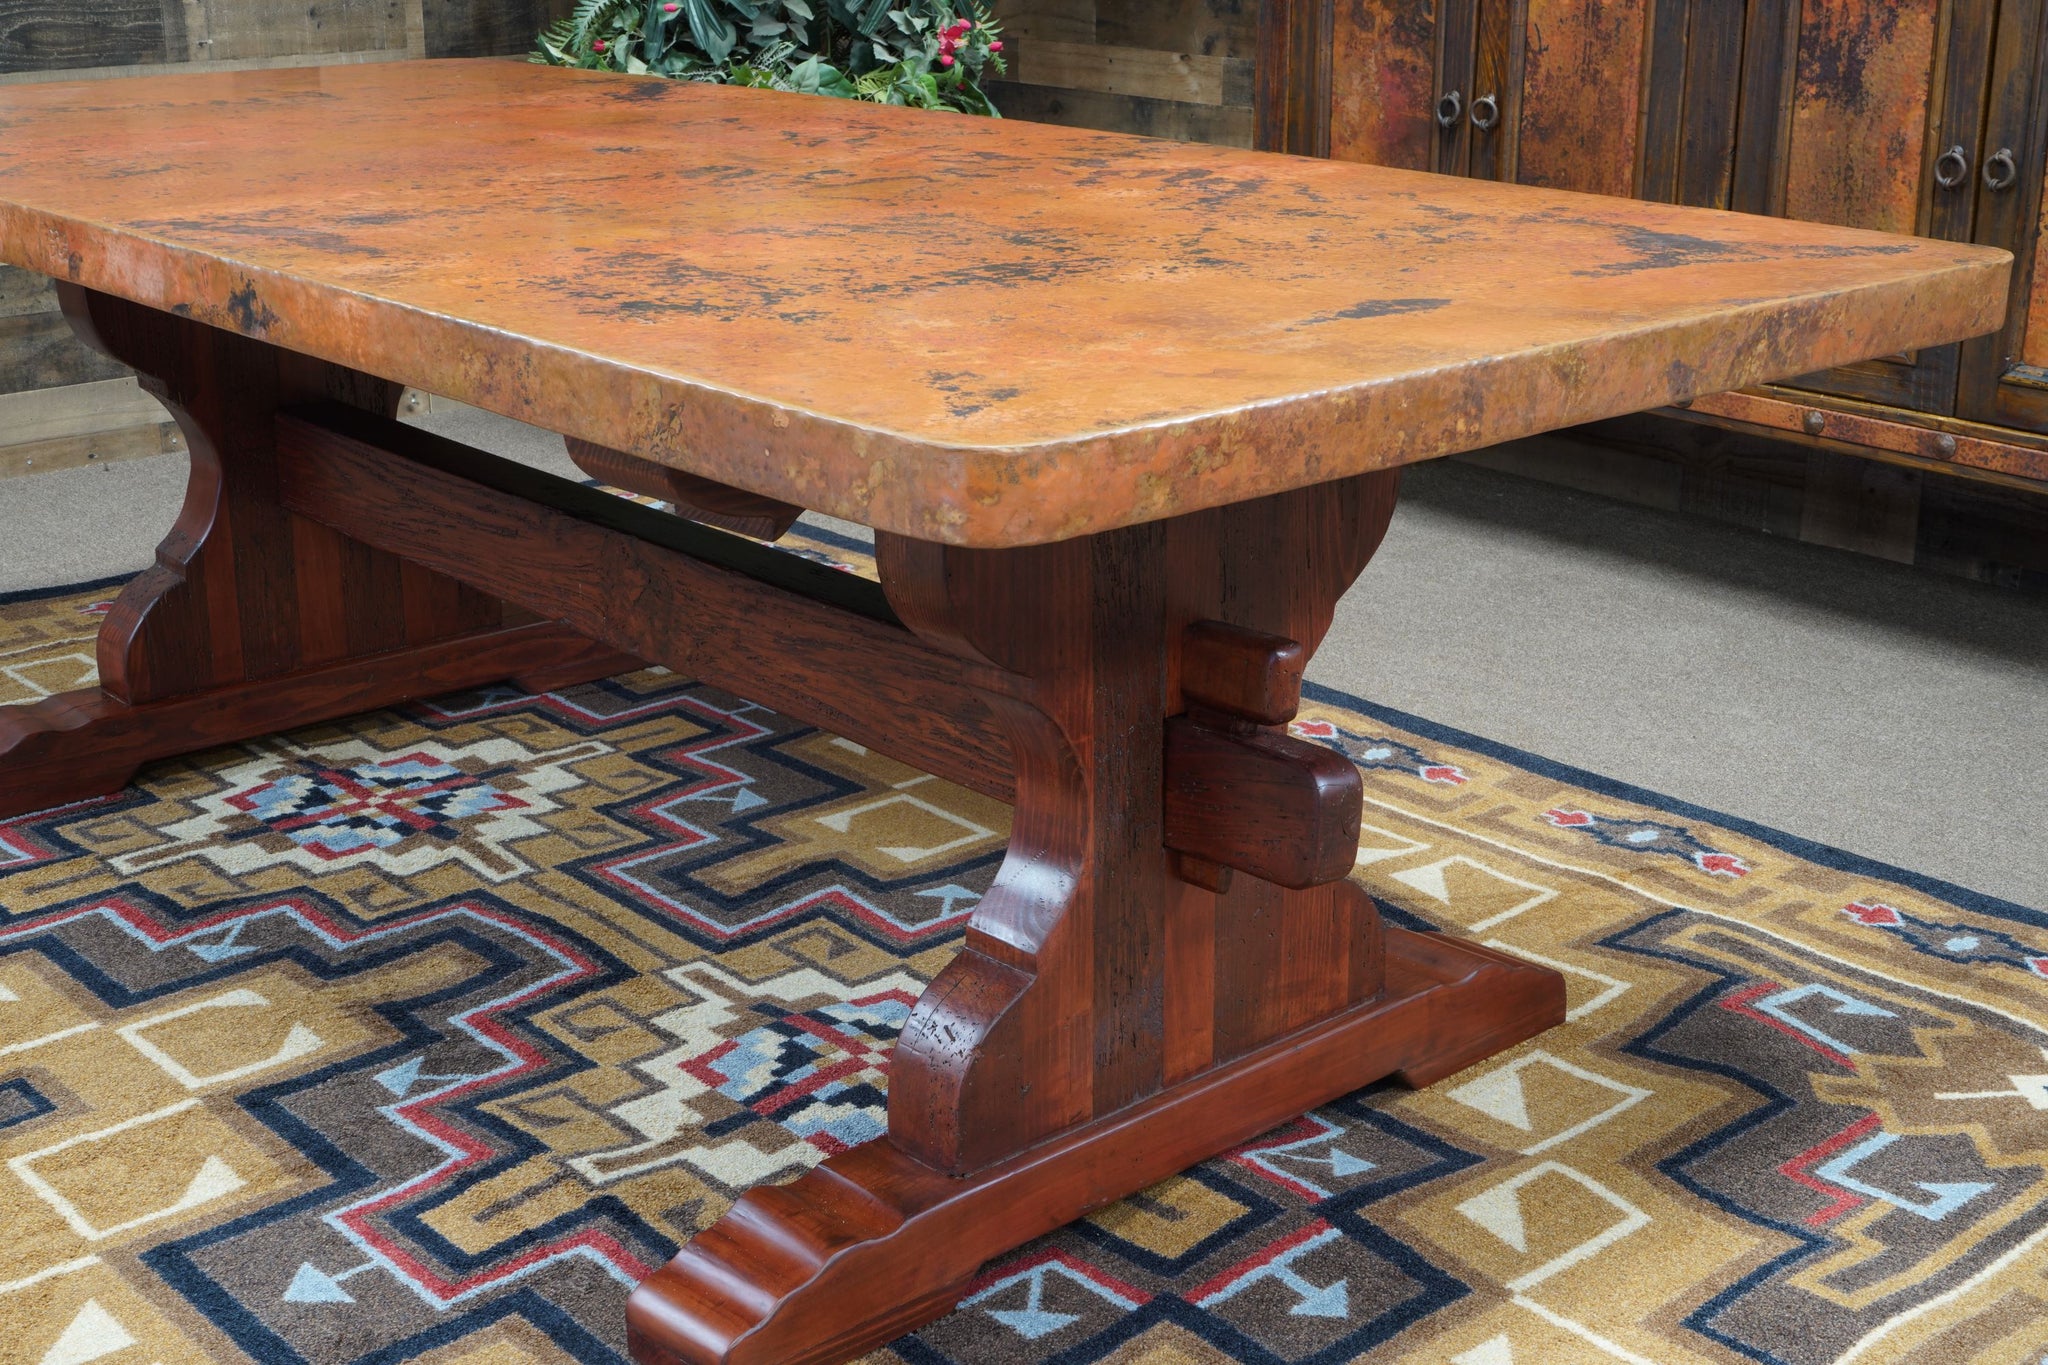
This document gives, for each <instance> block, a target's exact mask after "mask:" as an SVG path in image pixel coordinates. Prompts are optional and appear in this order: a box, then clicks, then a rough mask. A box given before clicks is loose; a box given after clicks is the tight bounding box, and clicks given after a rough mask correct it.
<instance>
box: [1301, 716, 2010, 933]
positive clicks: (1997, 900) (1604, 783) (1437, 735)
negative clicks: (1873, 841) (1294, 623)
mask: <svg viewBox="0 0 2048 1365" xmlns="http://www.w3.org/2000/svg"><path fill="white" fill-rule="evenodd" d="M1301 694H1302V696H1303V697H1305V698H1307V699H1308V700H1310V701H1314V702H1318V703H1320V704H1322V705H1324V706H1342V707H1345V708H1346V709H1348V710H1353V711H1357V712H1359V713H1360V714H1362V715H1367V716H1371V717H1372V718H1373V719H1374V720H1377V721H1382V722H1384V723H1385V724H1388V725H1392V726H1395V727H1396V728H1398V729H1402V730H1407V731H1409V732H1411V733H1413V734H1418V735H1421V736H1422V737H1423V738H1425V739H1431V740H1435V741H1436V742H1437V743H1439V744H1453V745H1456V746H1457V747H1458V748H1461V749H1470V750H1471V751H1472V752H1473V753H1476V754H1484V755H1485V756H1486V757H1488V758H1494V759H1499V760H1500V761H1501V762H1503V763H1512V764H1514V765H1515V766H1516V767H1518V768H1526V769H1528V770H1529V771H1530V772H1533V773H1535V774H1537V775H1538V776H1541V777H1548V778H1551V779H1553V780H1555V781H1559V782H1568V783H1570V784H1571V785H1573V786H1575V787H1584V788H1586V789H1587V790H1588V791H1593V792H1597V793H1599V794H1600V795H1602V796H1607V797H1612V798H1613V799H1615V800H1617V801H1627V802H1630V803H1632V804H1634V805H1639V806H1652V807H1655V808H1656V809H1658V810H1661V811H1667V812H1669V813H1670V814H1672V815H1677V816H1682V817H1684V818H1685V819H1687V820H1702V821H1705V822H1707V823H1709V824H1714V825H1719V826H1720V827H1721V828H1723V829H1725V830H1729V831H1731V832H1732V833H1735V834H1740V835H1742V836H1743V837H1744V838H1746V839H1754V840H1756V841H1757V842H1758V843H1760V844H1768V845H1769V846H1771V847H1772V848H1775V849H1777V850H1778V851H1779V852H1781V853H1787V854H1790V855H1791V856H1792V857H1795V858H1798V859H1800V860H1801V861H1803V862H1809V863H1815V864H1818V865H1819V866H1821V867H1825V868H1830V869H1832V870H1834V871H1836V872H1846V873H1848V874H1850V875H1851V876H1856V877H1870V878H1872V879H1874V880H1877V881H1887V882H1893V883H1896V884H1897V885H1900V886H1903V887H1906V888H1908V889H1909V890H1913V891H1917V892H1919V893H1920V894H1922V895H1924V896H1933V897H1935V898H1936V899H1938V900H1944V901H1947V902H1949V903H1950V904H1952V905H1954V906H1957V907H1958V908H1960V909H1964V910H1969V911H1972V912H1974V913H1977V914H1981V915H1990V916H1993V917H1995V918H1999V919H2009V920H2014V921H2017V922H2019V923H2021V924H2032V925H2036V926H2039V927H2042V928H2048V911H2041V910H2034V909H2030V908H2029V907H2027V906H2024V905H2020V904H2018V903H2017V902H2015V901H2009V900H2005V899H2003V898H2001V897H1998V896H1993V895H1990V894H1988V893H1986V892H1982V891H1972V890H1971V889H1970V888H1969V887H1966V886H1958V885H1956V884H1955V883H1954V882H1950V881H1944V880H1942V879H1941V878H1939V877H1930V876H1928V875H1927V874H1925V873H1922V872H1913V871H1910V870H1908V869H1906V868H1903V867H1896V866H1894V865H1892V864H1891V863H1887V862H1882V861H1880V860H1878V859H1876V858H1869V857H1865V856H1864V855H1863V854H1860V853H1851V852H1849V851H1848V850H1847V849H1841V848H1836V847H1834V846H1833V845H1832V844H1822V843H1816V842H1815V841H1813V840H1812V839H1807V838H1803V837H1801V836H1800V835H1797V834H1787V833H1786V832H1785V831H1784V830H1781V829H1773V828H1772V827H1771V826H1769V825H1760V824H1757V823H1756V822H1755V821H1754V820H1745V819H1743V818H1742V817H1741V816H1739V815H1730V814H1728V813H1727V812H1726V811H1718V810H1713V809H1711V808H1709V807H1707V806H1698V805H1694V804H1693V803H1692V802H1690V801H1681V800H1680V799H1679V798H1677V797H1675V796H1667V795H1665V794H1664V793H1663V792H1659V791H1652V790H1651V789H1649V788H1648V787H1638V786H1636V785H1635V784H1634V783H1632V782H1623V781H1621V780H1620V779H1618V778H1612V777H1607V776H1604V775H1603V774H1600V773H1596V772H1591V771H1588V770H1587V769H1585V768H1578V767H1574V766H1573V765H1571V764H1569V763H1560V762H1559V761H1557V760H1556V759H1553V758H1545V757H1544V756H1543V755H1541V754H1536V753H1531V752H1530V751H1529V750H1527V749H1521V748H1517V747H1516V746H1514V745H1512V744H1503V743H1501V742H1500V741H1498V740H1492V739H1487V738H1485V737H1484V736H1481V735H1475V734H1472V733H1471V732H1469V731H1466V730H1460V729H1458V728H1457V727H1456V726H1453V725H1444V724H1442V723H1440V722H1438V721H1433V720H1429V719H1427V718H1425V717H1423V716H1418V715H1413V714H1411V713H1410V712H1407V711H1401V710H1397V709H1396V708H1394V707H1391V706H1381V705H1379V704H1377V703H1375V702H1369V701H1367V700H1365V699H1364V698H1363V697H1358V696H1354V695H1352V694H1351V693H1349V692H1344V691H1341V690H1339V689H1337V688H1334V687H1330V686H1328V685H1326V684H1323V683H1318V682H1305V683H1303V684H1302V687H1301Z"/></svg>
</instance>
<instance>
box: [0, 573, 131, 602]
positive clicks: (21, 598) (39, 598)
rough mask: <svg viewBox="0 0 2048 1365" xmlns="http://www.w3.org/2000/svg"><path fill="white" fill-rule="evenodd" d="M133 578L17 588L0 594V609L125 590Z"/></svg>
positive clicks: (122, 575)
mask: <svg viewBox="0 0 2048 1365" xmlns="http://www.w3.org/2000/svg"><path fill="white" fill-rule="evenodd" d="M137 572H143V571H141V570H138V571H137ZM134 578H135V574H132V573H123V574H115V575H114V576H113V577H112V578H91V579H87V580H86V581H85V582H83V583H59V584H57V585H56V586H55V587H50V588H19V589H16V590H15V591H14V592H0V607H11V606H14V605H16V604H18V603H22V602H46V601H48V600H49V599H50V598H52V597H68V596H70V595H71V594H72V593H75V592H99V591H101V590H103V589H106V588H125V587H127V586H128V584H129V583H130V582H131V581H132V580H133V579H134Z"/></svg>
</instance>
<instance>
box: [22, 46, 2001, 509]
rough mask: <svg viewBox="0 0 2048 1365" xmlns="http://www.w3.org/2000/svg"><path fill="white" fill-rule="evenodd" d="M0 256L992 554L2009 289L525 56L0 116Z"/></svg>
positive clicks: (1064, 133)
mask: <svg viewBox="0 0 2048 1365" xmlns="http://www.w3.org/2000/svg"><path fill="white" fill-rule="evenodd" d="M0 258H4V259H6V260H7V261H10V262H13V263H15V264H19V265H24V266H28V267H30V268H32V269H36V270H41V271H45V272H47V273H51V274H55V275H58V276H60V277H64V278H68V279H71V280H74V281H77V282H80V283H82V284H85V285H87V286H89V287H91V288H93V289H96V290H101V291H105V292H108V293H113V294H118V295H123V296H126V297H128V298H131V299H135V300H137V301H139V302H142V303H145V304H149V305H151V306H154V307H158V308H165V309H175V310H177V311H180V312H183V313H187V314H188V315H190V316H193V317H197V318H200V319H202V320H204V321H206V322H209V323H212V324H214V325H217V326H220V327H225V328H232V329H234V330H236V331H240V332H244V333H247V334H249V335H251V336H256V337H260V338H263V339H265V340H267V341H270V342H273V343H275V344H277V345H279V346H283V347H286V348H289V349H292V350H297V351H302V352H305V353H308V354H312V355H315V356H320V357H323V358H325V359H329V360H333V361H338V362H341V363H343V364H347V365H350V366H353V367H356V368H358V369H362V370H366V371H369V372H370V373H373V374H376V375H379V376H382V377H385V378H388V379H394V380H401V381H404V382H406V383H410V384H416V385H418V386H420V387H422V388H425V389H428V390H431V391H433V392H436V393H441V394H445V395H448V396H450V397H454V398H458V399H461V400H464V401H466V402H470V403H475V404H477V405H479V406H482V407H485V408H490V409H493V410H495V411H498V412H502V413H507V414H510V415H512V416H515V417H520V418H524V419H526V420H528V421H532V422H535V423H538V424H540V425H542V426H546V427H550V428H553V429H555V430H559V431H563V432H566V433H569V434H571V435H574V436H579V437H582V438H585V439H587V440H590V441H595V442H598V443H601V444H603V445H606V446H611V447H614V448H616V449H620V450H625V451H630V452H633V453H637V454H640V455H644V456H646V457H648V458H650V459H653V460H656V461H659V462H661V463H664V464H669V465H673V466H676V467H679V468H683V469H686V470H689V471H691V472H693V473H697V474H700V475H704V476H707V477H710V478H713V479H717V480H720V481H723V482H726V483H730V484H734V485H738V486H740V487H742V488H745V489H749V490H752V491H754V492H757V493H763V494H767V495H770V496H772V497H775V498H781V499H784V500H787V501H789V502H794V503H800V504H802V505H803V506H805V507H811V508H817V509H820V510H822V511H826V512H831V513H834V514H837V515H840V516H844V517H849V518H852V519H854V520H857V521H862V522H866V523H868V524H870V525H873V526H877V527H880V528H883V529H887V530H893V531H898V532H902V533H904V534H907V535H910V536H914V537H918V538H922V539H929V540H941V541H949V542H955V543H961V544H974V545H991V546H993V545H1018V544H1028V543H1033V542H1040V541H1049V540H1057V539H1062V538H1066V537H1071V536H1077V535H1081V534H1084V533H1089V532H1095V531H1100V530H1103V529H1106V528H1111V527H1115V526H1119V525H1125V524H1129V523H1132V522H1137V521H1144V520H1150V519H1154V518H1160V517H1165V516H1168V515H1171V514H1175V513H1180V512H1186V511H1191V510H1194V509H1197V508H1202V507H1210V506H1217V505H1221V504H1226V503H1231V502H1236V501H1241V500H1243V499H1246V498H1250V497H1255V496H1259V495H1262V494H1267V493H1273V492H1277V491H1280V490H1284V489H1289V488H1296V487H1300V486H1303V485H1306V484H1311V483H1316V482H1319V481H1323V480H1328V479H1333V478H1337V477H1339V476H1342V475H1347V474H1352V473H1357V472H1360V471H1364V470H1370V469H1376V468H1384V467H1388V466H1391V465H1397V464H1402V463H1406V462H1409V461H1414V460H1421V459H1427V458H1429V457H1431V456H1436V455H1443V454H1447V453H1450V452H1453V451H1458V450H1464V449H1469V448H1471V447H1474V446H1480V445H1485V444H1488V443H1490V442H1494V441H1500V440H1504V439H1507V438H1510V437H1515V436H1522V435H1526V434H1529V433H1532V432H1538V431H1543V430H1547V429H1550V428H1554V427H1558V426H1563V425H1566V424H1568V423H1574V422H1581V421H1588V420H1591V419H1594V418H1599V417H1607V416H1611V415H1614V414H1618V413H1624V412H1631V411H1635V410H1637V409H1641V408H1646V407H1651V406H1655V405H1657V404H1661V403H1666V402H1670V401H1672V400H1674V399H1682V398H1688V397H1691V396H1693V395H1695V394H1701V393H1710V392H1714V391H1716V390H1720V389H1726V388H1730V387H1733V386H1736V385H1741V384H1750V383H1755V382H1758V381H1763V380H1771V379H1777V378H1783V377H1785V376H1789V375H1793V374H1798V373H1803V372H1806V371H1811V370H1816V369H1821V368H1824V367H1827V366H1830V365H1837V364H1842V363H1845V362H1849V361H1854V360H1859V359H1863V358H1866V357H1870V356H1875V355H1880V354H1887V353H1892V352H1897V351H1901V350H1906V349H1910V348H1913V347H1918V346H1925V345H1933V344H1937V343H1941V342H1947V341H1953V340H1956V339H1959V338H1962V337H1966V336H1973V335H1976V334H1979V333H1982V332H1985V331H1988V330H1990V329H1991V328H1993V327H1994V326H1996V325H1997V324H1998V322H1999V320H2000V318H2001V317H2002V316H2003V311H2004V292H2005V285H2006V276H2007V271H2008V268H2009V260H2010V258H2009V257H2008V256H2007V255H2006V253H2004V252H2002V251H1996V250H1989V249H1983V248H1978V247H1972V246H1968V245H1959V244H1955V243H1950V242H1936V241H1918V240H1911V239H1906V238H1899V237H1886V236H1879V235H1875V234H1872V233H1867V232H1859V231H1854V230H1849V229H1842V228H1834V227H1827V226H1820V225H1816V224H1812V223H1800V222H1789V221H1782V220H1775V219H1765V218H1753V217H1743V216H1736V215H1730V214H1723V213H1714V212H1709V211H1704V210H1694V209H1683V208H1673V207H1668V206H1665V205H1659V204H1648V203H1633V202H1628V201H1623V200H1617V199H1606V198H1592V197H1585V196H1578V195H1570V194H1561V193H1554V192H1549V191H1544V190H1537V189H1531V188H1527V187H1521V186H1513V185H1498V184H1490V183H1484V182H1477V181H1469V180H1461V179H1451V178H1447V177H1433V176H1427V175H1420V174H1414V173H1409V172H1403V171H1394V170H1387V169H1382V168H1375V167H1368V166H1359V165H1345V164H1338V163H1332V162H1323V161H1313V160H1306V159H1298V158H1288V157H1278V156H1271V155H1263V154H1259V153H1252V152H1242V151H1234V150H1229V149H1224V148H1215V147H1204V146H1193V145H1184V144H1176V143H1167V142H1159V141H1150V140H1145V139H1139V138H1131V137H1122V136H1115V135H1109V134H1100V133H1091V132H1084V131H1078V130H1073V129H1066V128H1055V127H1048V126H1042V125H1033V124H1018V123H1005V122H997V121H992V120H984V119H968V118H956V117H948V116H940V115H931V114H924V113H919V112H914V111H909V110H902V109H888V108H876V107H872V106H865V105H857V104H851V103H848V102H844V101H839V100H825V99H816V98H807V97H802V96H794V95H781V94H775V93H770V92H763V91H753V90H735V89H726V88H717V87H710V86H700V85H678V84H671V83H667V82H662V81H657V80H636V79H631V78H624V77H604V76H594V75H588V74H583V73H576V72H567V71H558V70H551V69H543V68H538V67H529V66H523V65H518V64H512V63H501V62H479V63H460V62H448V63H430V64H418V63H407V64H394V65H376V66H356V67H327V68H321V69H317V70H305V71H279V72H249V73H235V74H205V75H191V76H166V77H160V78H151V79H145V80H132V81H122V82H93V83H89V84H53V85H28V86H15V87H11V88H8V89H6V90H4V91H0Z"/></svg>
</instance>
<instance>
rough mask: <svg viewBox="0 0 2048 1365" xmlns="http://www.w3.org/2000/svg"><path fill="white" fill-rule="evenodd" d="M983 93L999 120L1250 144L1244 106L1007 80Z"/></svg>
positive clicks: (1248, 119) (1228, 144)
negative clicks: (1061, 87) (1001, 117)
mask: <svg viewBox="0 0 2048 1365" xmlns="http://www.w3.org/2000/svg"><path fill="white" fill-rule="evenodd" d="M986 89H987V90H988V95H989V98H990V99H992V100H994V101H995V105H996V108H998V109H1000V110H1002V112H1003V116H1004V117H1005V118H1017V119H1029V120H1031V121H1032V122H1034V123H1059V124H1065V125H1067V126H1068V127H1072V128H1101V129H1105V130H1107V131H1110V132H1117V133H1140V134H1143V135H1145V136H1147V137H1166V138H1173V139H1174V140H1175V141H1178V142H1214V143H1219V144H1221V145H1223V146H1226V147H1249V146H1251V145H1252V111H1251V110H1250V109H1249V108H1231V107H1229V106H1227V105H1216V104H1186V103H1183V102H1181V101H1179V100H1155V99H1146V98H1144V97H1142V96H1139V95H1108V94H1104V93H1103V92H1101V91H1099V90H1062V89H1059V88H1056V87H1054V86H1048V85H1021V84H1018V83H1016V82H1013V81H990V82H989V83H988V85H987V87H986Z"/></svg>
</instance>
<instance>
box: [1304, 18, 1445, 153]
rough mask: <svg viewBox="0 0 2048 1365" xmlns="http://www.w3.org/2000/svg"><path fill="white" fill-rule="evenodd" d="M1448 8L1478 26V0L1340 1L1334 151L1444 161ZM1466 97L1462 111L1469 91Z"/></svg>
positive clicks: (1333, 54) (1333, 70) (1335, 28)
mask: <svg viewBox="0 0 2048 1365" xmlns="http://www.w3.org/2000/svg"><path fill="white" fill-rule="evenodd" d="M1440 7H1447V8H1449V9H1451V10H1452V11H1454V12H1455V13H1456V15H1457V16H1458V18H1459V19H1461V20H1462V22H1463V23H1464V24H1465V25H1466V31H1467V32H1469V31H1470V28H1469V24H1470V16H1471V13H1472V10H1473V7H1474V0H1335V13H1334V14H1333V15H1332V23H1331V40H1330V155H1331V156H1333V157H1335V158H1336V159H1337V160H1339V161H1364V162H1369V163H1371V164H1373V165H1376V166H1400V167H1404V168H1406V169H1408V170H1412V171H1427V170H1434V169H1436V168H1437V159H1438V146H1439V140H1440V139H1439V132H1440V130H1439V128H1438V126H1437V122H1436V115H1435V109H1436V104H1437V95H1438V92H1439V76H1438V71H1437V67H1438V48H1439V39H1438V32H1437V31H1438V28H1439V27H1440V24H1441V18H1442V16H1441V15H1440V13H1439V9H1440ZM1468 43H1469V40H1468ZM1450 88H1452V89H1455V88H1456V87H1455V86H1453V87H1450ZM1458 103H1459V107H1460V111H1461V112H1462V109H1463V103H1464V96H1463V95H1462V94H1460V96H1459V100H1458Z"/></svg>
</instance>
